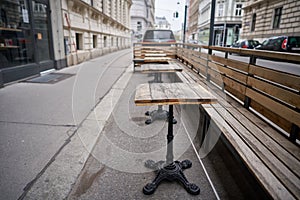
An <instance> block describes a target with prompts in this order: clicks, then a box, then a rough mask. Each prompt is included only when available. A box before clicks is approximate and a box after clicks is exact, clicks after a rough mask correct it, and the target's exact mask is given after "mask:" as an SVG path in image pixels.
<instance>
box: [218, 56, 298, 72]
mask: <svg viewBox="0 0 300 200" xmlns="http://www.w3.org/2000/svg"><path fill="white" fill-rule="evenodd" d="M213 53H215V54H216V55H218V56H223V57H224V55H225V53H223V52H218V51H213ZM228 58H230V59H234V60H238V61H243V62H247V63H249V57H247V56H243V55H237V54H232V55H228ZM256 64H257V65H260V66H262V67H266V68H270V69H275V70H279V71H283V72H288V73H290V74H295V75H300V63H299V64H294V63H286V62H279V61H271V60H265V59H261V58H258V59H257V61H256Z"/></svg>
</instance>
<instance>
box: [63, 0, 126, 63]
mask: <svg viewBox="0 0 300 200" xmlns="http://www.w3.org/2000/svg"><path fill="white" fill-rule="evenodd" d="M131 5H132V1H131V0H62V20H63V31H64V34H63V35H64V49H65V54H66V57H67V64H68V65H74V64H77V63H80V62H83V61H85V60H88V59H91V58H95V57H98V56H101V55H102V54H105V53H109V52H113V51H116V50H119V49H124V48H129V47H130V45H131V35H130V7H131Z"/></svg>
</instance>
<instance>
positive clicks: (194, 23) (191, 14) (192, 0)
mask: <svg viewBox="0 0 300 200" xmlns="http://www.w3.org/2000/svg"><path fill="white" fill-rule="evenodd" d="M199 3H200V0H189V2H188V4H189V11H188V18H189V20H188V28H187V30H188V32H187V38H188V41H190V40H192V41H196V40H198V17H199Z"/></svg>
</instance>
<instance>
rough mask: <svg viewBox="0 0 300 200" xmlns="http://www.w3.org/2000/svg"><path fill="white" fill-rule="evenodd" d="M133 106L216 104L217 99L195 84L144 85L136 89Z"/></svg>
mask: <svg viewBox="0 0 300 200" xmlns="http://www.w3.org/2000/svg"><path fill="white" fill-rule="evenodd" d="M134 101H135V104H136V105H138V106H144V105H170V104H206V103H216V102H217V99H216V97H214V96H213V95H212V94H211V93H210V92H209V91H207V90H206V89H205V88H203V87H202V86H200V85H199V84H197V83H152V84H149V83H146V84H141V85H139V86H138V87H137V89H136V94H135V100H134Z"/></svg>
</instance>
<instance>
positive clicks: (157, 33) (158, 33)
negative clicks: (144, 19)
mask: <svg viewBox="0 0 300 200" xmlns="http://www.w3.org/2000/svg"><path fill="white" fill-rule="evenodd" d="M144 39H158V40H161V39H174V35H173V33H172V32H171V31H167V30H166V31H164V30H153V31H146V33H145V37H144Z"/></svg>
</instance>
